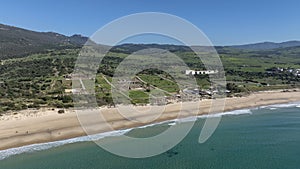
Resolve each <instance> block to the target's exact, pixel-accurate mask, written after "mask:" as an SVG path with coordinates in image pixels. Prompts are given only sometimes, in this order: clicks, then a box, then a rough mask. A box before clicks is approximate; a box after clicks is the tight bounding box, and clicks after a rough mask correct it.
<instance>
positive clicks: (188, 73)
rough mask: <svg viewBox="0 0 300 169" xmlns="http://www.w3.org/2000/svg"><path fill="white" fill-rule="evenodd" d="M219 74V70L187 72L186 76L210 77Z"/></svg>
mask: <svg viewBox="0 0 300 169" xmlns="http://www.w3.org/2000/svg"><path fill="white" fill-rule="evenodd" d="M216 73H218V71H217V70H199V71H196V70H186V71H185V74H186V75H209V74H216Z"/></svg>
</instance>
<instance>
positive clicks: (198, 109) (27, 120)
mask: <svg viewBox="0 0 300 169" xmlns="http://www.w3.org/2000/svg"><path fill="white" fill-rule="evenodd" d="M213 101H214V100H211V99H208V100H201V101H198V102H186V103H184V106H182V104H181V103H174V104H169V105H167V106H165V107H163V108H161V107H159V106H157V107H155V106H152V107H150V106H136V107H134V108H135V109H136V110H138V111H128V112H125V116H126V117H127V118H129V119H126V118H125V117H124V114H120V113H119V112H118V109H117V108H100V110H101V111H99V115H100V114H101V117H100V116H99V117H100V118H95V113H93V114H91V115H89V113H86V115H85V116H84V119H83V120H82V118H80V119H81V121H79V120H78V116H80V114H79V115H78V114H77V113H76V112H75V110H74V109H66V110H65V113H62V114H58V110H59V109H52V108H41V109H39V110H22V111H18V112H11V113H9V114H5V115H3V116H1V117H0V142H1V144H0V149H1V150H3V149H8V148H13V147H20V146H24V145H30V144H35V143H45V142H51V141H57V140H64V139H69V138H74V137H79V136H85V135H86V133H85V131H84V130H83V128H82V127H81V125H80V123H82V122H84V121H89V122H90V126H87V127H91V128H93V134H96V133H102V132H108V131H112V130H119V129H126V128H133V127H137V126H144V125H148V124H152V123H157V122H162V121H167V120H172V119H176V118H183V117H189V116H197V115H202V114H208V113H210V107H211V105H212V104H213V103H214V102H213ZM296 101H300V90H298V89H297V90H293V91H289V92H287V91H285V92H283V91H282V90H276V91H264V92H255V93H252V94H250V95H249V96H245V97H233V98H226V99H225V101H224V104H225V106H224V111H231V110H238V109H246V108H253V107H259V106H265V105H272V104H281V103H289V102H296ZM213 105H214V106H217V107H222V102H220V105H218V104H217V105H215V104H213ZM150 108H153V109H152V110H149V109H150ZM156 110H157V111H158V110H159V111H161V110H163V113H162V114H160V113H155V111H156ZM180 110H181V112H182V114H180V115H179V113H178V112H180ZM86 111H88V110H86ZM91 111H98V110H91ZM151 112H153V113H151ZM213 113H216V112H213ZM108 124H109V125H108Z"/></svg>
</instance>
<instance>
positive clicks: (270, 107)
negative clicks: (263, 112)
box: [259, 102, 300, 110]
mask: <svg viewBox="0 0 300 169" xmlns="http://www.w3.org/2000/svg"><path fill="white" fill-rule="evenodd" d="M287 107H298V108H300V102H293V103H285V104H273V105H267V106H260V107H259V108H260V109H270V110H275V109H277V108H287Z"/></svg>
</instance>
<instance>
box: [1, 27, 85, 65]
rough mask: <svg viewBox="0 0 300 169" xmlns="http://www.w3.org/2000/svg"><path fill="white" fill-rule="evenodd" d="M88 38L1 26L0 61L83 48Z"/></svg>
mask: <svg viewBox="0 0 300 169" xmlns="http://www.w3.org/2000/svg"><path fill="white" fill-rule="evenodd" d="M87 40H88V38H87V37H83V36H81V35H73V36H70V37H68V36H65V35H61V34H58V33H54V32H36V31H30V30H26V29H22V28H17V27H13V26H8V25H3V24H0V59H1V60H2V59H8V58H12V57H14V58H15V57H23V56H27V55H29V54H33V53H39V52H45V51H47V50H53V49H66V48H77V47H81V46H82V45H83V44H84V43H85V42H86V41H87Z"/></svg>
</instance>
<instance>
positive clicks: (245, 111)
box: [198, 109, 252, 119]
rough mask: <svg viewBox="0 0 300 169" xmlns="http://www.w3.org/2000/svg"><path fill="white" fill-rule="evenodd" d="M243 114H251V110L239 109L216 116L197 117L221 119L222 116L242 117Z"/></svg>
mask: <svg viewBox="0 0 300 169" xmlns="http://www.w3.org/2000/svg"><path fill="white" fill-rule="evenodd" d="M243 114H252V112H251V109H240V110H233V111H228V112H223V113H216V114H206V115H201V116H198V118H202V119H204V118H213V117H222V116H233V115H243Z"/></svg>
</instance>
